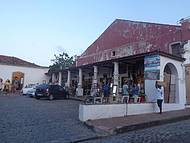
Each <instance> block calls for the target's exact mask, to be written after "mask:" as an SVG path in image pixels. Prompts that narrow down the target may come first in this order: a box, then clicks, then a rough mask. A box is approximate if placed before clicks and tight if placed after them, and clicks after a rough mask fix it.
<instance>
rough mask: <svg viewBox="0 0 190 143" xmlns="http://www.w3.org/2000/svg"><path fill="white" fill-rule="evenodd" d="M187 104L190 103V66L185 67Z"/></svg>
mask: <svg viewBox="0 0 190 143" xmlns="http://www.w3.org/2000/svg"><path fill="white" fill-rule="evenodd" d="M185 81H186V104H188V105H190V66H187V67H186V68H185Z"/></svg>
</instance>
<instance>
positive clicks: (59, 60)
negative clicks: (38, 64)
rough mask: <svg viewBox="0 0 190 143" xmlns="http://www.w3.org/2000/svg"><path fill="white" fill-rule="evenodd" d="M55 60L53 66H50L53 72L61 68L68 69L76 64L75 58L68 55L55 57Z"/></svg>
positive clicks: (63, 54)
mask: <svg viewBox="0 0 190 143" xmlns="http://www.w3.org/2000/svg"><path fill="white" fill-rule="evenodd" d="M54 57H55V59H52V60H51V61H52V62H53V65H51V66H50V69H52V70H58V69H60V68H62V69H67V68H69V67H71V66H72V65H73V64H74V58H73V57H70V56H69V55H68V54H67V53H64V52H63V53H62V54H59V55H54Z"/></svg>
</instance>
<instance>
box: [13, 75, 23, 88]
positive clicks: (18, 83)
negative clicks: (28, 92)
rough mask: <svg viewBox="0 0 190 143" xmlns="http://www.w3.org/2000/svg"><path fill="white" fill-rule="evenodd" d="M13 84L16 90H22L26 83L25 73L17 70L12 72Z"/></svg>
mask: <svg viewBox="0 0 190 143" xmlns="http://www.w3.org/2000/svg"><path fill="white" fill-rule="evenodd" d="M12 84H13V85H14V87H15V89H16V90H21V89H22V87H23V85H24V73H22V72H19V71H16V72H13V73H12Z"/></svg>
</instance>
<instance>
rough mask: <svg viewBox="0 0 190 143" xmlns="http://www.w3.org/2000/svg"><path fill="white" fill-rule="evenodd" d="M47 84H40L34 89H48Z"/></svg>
mask: <svg viewBox="0 0 190 143" xmlns="http://www.w3.org/2000/svg"><path fill="white" fill-rule="evenodd" d="M48 86H49V85H48V84H40V85H38V86H37V87H36V88H48Z"/></svg>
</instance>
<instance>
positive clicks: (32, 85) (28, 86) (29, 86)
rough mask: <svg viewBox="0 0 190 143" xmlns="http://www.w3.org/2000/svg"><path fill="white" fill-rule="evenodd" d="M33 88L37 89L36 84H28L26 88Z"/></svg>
mask: <svg viewBox="0 0 190 143" xmlns="http://www.w3.org/2000/svg"><path fill="white" fill-rule="evenodd" d="M32 87H35V84H28V85H27V86H26V88H32Z"/></svg>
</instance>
